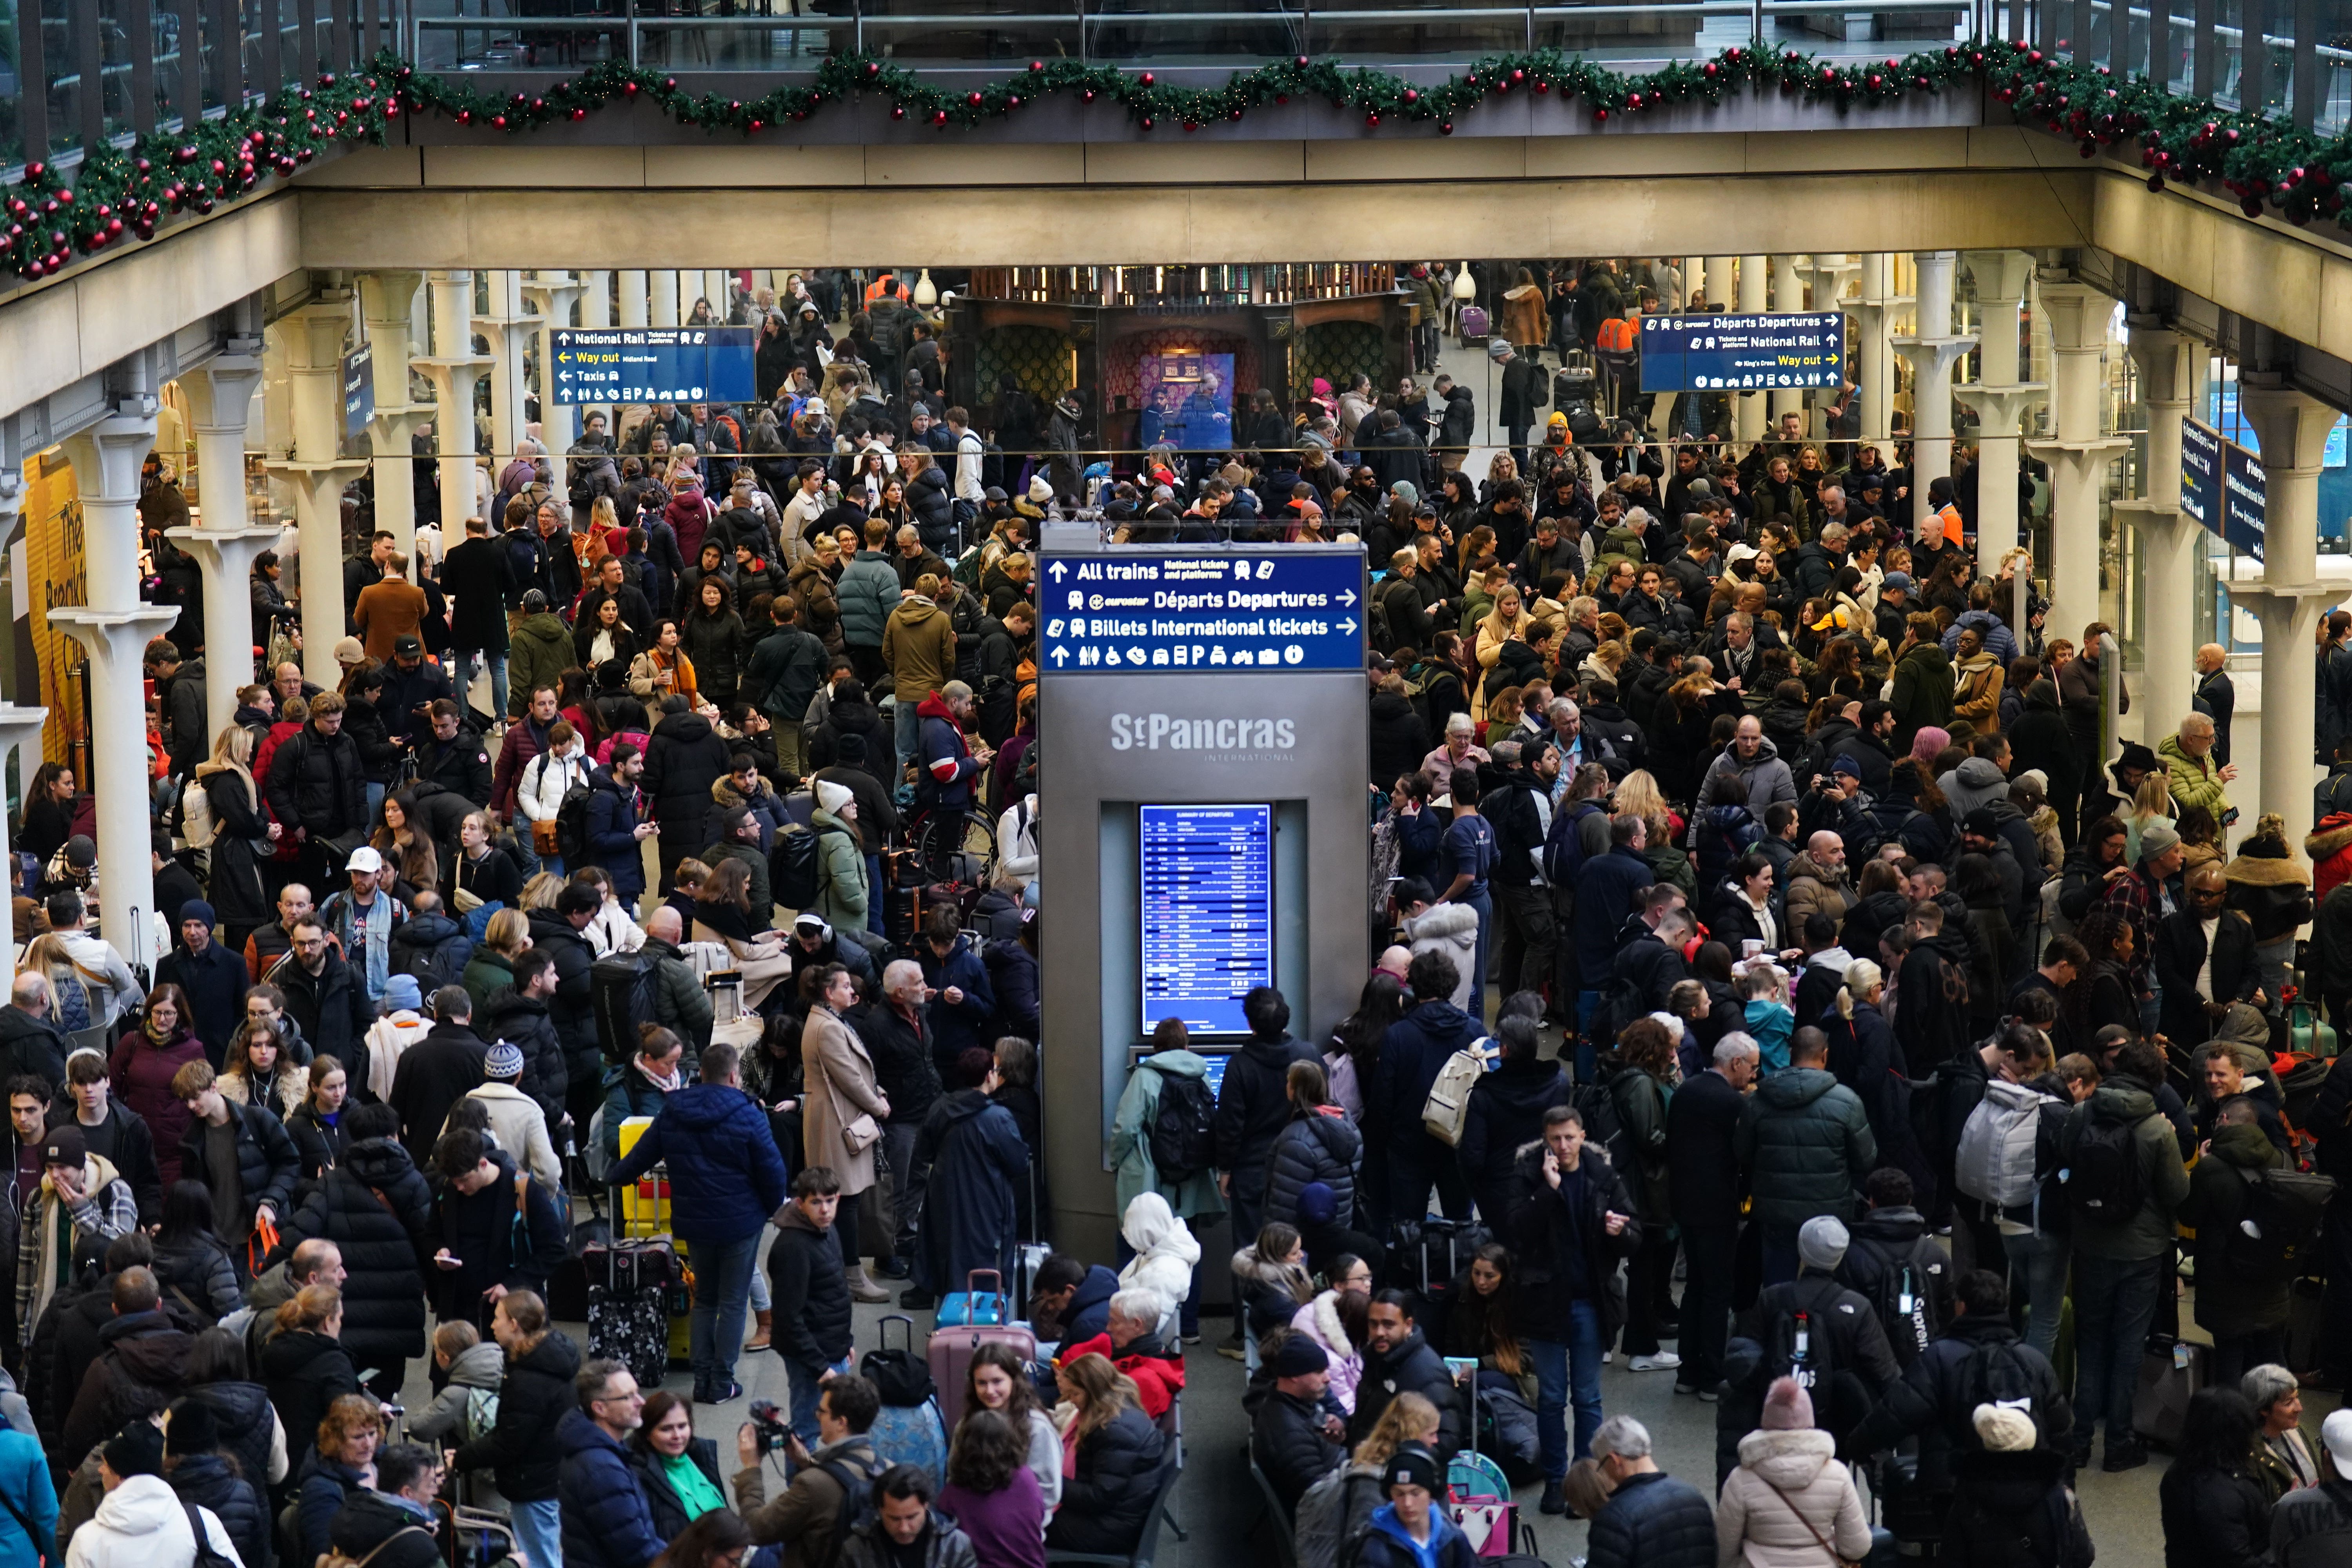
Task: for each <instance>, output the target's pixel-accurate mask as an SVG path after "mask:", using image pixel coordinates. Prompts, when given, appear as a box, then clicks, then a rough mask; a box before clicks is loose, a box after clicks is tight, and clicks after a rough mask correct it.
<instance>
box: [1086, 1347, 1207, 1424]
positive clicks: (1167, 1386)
mask: <svg viewBox="0 0 2352 1568" xmlns="http://www.w3.org/2000/svg"><path fill="white" fill-rule="evenodd" d="M1082 1355H1098V1356H1102V1357H1104V1358H1106V1359H1107V1360H1108V1361H1109V1362H1110V1363H1111V1365H1113V1366H1115V1367H1117V1368H1118V1370H1119V1371H1121V1372H1123V1373H1126V1374H1127V1375H1128V1377H1129V1379H1130V1380H1131V1381H1132V1382H1133V1383H1134V1384H1135V1391H1136V1393H1137V1394H1139V1395H1141V1396H1142V1399H1143V1413H1144V1414H1145V1415H1149V1416H1150V1417H1151V1418H1152V1419H1153V1420H1154V1421H1157V1420H1159V1419H1160V1417H1161V1416H1163V1415H1167V1414H1168V1407H1169V1406H1170V1405H1173V1404H1175V1403H1176V1396H1177V1395H1178V1394H1181V1393H1183V1392H1184V1363H1182V1362H1181V1361H1170V1360H1169V1359H1167V1358H1166V1357H1165V1356H1156V1355H1130V1356H1116V1355H1112V1354H1111V1349H1110V1335H1108V1334H1107V1333H1103V1334H1097V1335H1096V1336H1095V1337H1094V1338H1093V1339H1090V1340H1081V1341H1079V1342H1077V1343H1076V1344H1074V1345H1064V1346H1063V1347H1062V1353H1061V1354H1060V1356H1059V1357H1057V1358H1056V1359H1057V1360H1059V1361H1060V1362H1061V1363H1062V1364H1063V1365H1065V1366H1066V1365H1068V1364H1069V1363H1071V1362H1074V1361H1076V1360H1077V1359H1078V1358H1079V1357H1080V1356H1082Z"/></svg>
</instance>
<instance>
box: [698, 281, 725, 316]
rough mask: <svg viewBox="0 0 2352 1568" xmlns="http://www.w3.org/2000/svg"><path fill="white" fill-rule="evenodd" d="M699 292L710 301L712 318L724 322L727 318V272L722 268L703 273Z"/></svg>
mask: <svg viewBox="0 0 2352 1568" xmlns="http://www.w3.org/2000/svg"><path fill="white" fill-rule="evenodd" d="M701 293H702V296H703V298H705V299H707V300H709V301H710V314H711V317H712V319H713V320H715V321H720V322H724V321H726V320H727V273H726V272H725V271H723V270H720V271H709V272H705V273H703V274H702V288H701Z"/></svg>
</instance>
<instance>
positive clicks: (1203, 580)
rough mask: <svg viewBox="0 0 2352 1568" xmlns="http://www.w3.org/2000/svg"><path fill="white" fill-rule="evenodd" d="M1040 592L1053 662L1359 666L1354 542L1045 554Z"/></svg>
mask: <svg viewBox="0 0 2352 1568" xmlns="http://www.w3.org/2000/svg"><path fill="white" fill-rule="evenodd" d="M1044 574H1045V582H1044V584H1043V586H1042V588H1041V590H1040V592H1039V595H1038V605H1037V609H1038V614H1039V616H1041V617H1042V618H1043V621H1044V625H1043V626H1042V628H1041V630H1042V632H1043V642H1042V644H1041V653H1040V658H1041V659H1042V660H1043V666H1044V668H1045V669H1046V670H1048V671H1067V672H1070V673H1073V674H1076V673H1081V672H1088V673H1091V672H1100V673H1104V674H1114V673H1116V674H1131V673H1134V672H1136V671H1144V672H1150V671H1154V670H1177V669H1181V670H1199V669H1217V670H1223V669H1239V670H1251V671H1256V670H1299V669H1360V668H1363V664H1364V617H1363V608H1364V559H1363V557H1362V555H1360V554H1358V553H1355V552H1348V553H1324V552H1315V553H1306V552H1276V551H1228V550H1213V551H1202V552H1199V553H1197V554H1183V553H1173V554H1167V555H1158V554H1154V555H1062V554H1049V555H1048V556H1047V558H1046V563H1045V568H1044Z"/></svg>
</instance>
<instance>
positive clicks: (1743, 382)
mask: <svg viewBox="0 0 2352 1568" xmlns="http://www.w3.org/2000/svg"><path fill="white" fill-rule="evenodd" d="M1844 384H1845V317H1844V316H1843V315H1841V314H1840V313H1838V312H1837V311H1835V310H1816V311H1799V312H1796V313H1793V314H1788V315H1763V316H1733V315H1717V314H1713V313H1709V314H1705V315H1697V316H1644V317H1643V318H1642V390H1643V392H1645V393H1647V392H1753V391H1758V390H1760V389H1762V388H1764V387H1783V386H1843V385H1844Z"/></svg>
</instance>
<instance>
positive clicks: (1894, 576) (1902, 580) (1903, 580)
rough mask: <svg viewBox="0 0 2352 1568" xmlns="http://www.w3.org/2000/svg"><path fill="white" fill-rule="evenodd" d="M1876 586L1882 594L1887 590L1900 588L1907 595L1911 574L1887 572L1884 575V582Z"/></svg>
mask: <svg viewBox="0 0 2352 1568" xmlns="http://www.w3.org/2000/svg"><path fill="white" fill-rule="evenodd" d="M1878 586H1879V588H1880V590H1881V591H1882V592H1883V591H1884V590H1885V589H1888V588H1900V589H1902V590H1903V591H1904V592H1905V593H1906V594H1907V593H1909V592H1910V591H1911V574H1910V573H1908V572H1889V573H1888V574H1886V577H1885V581H1883V582H1881V583H1880V584H1878Z"/></svg>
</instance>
